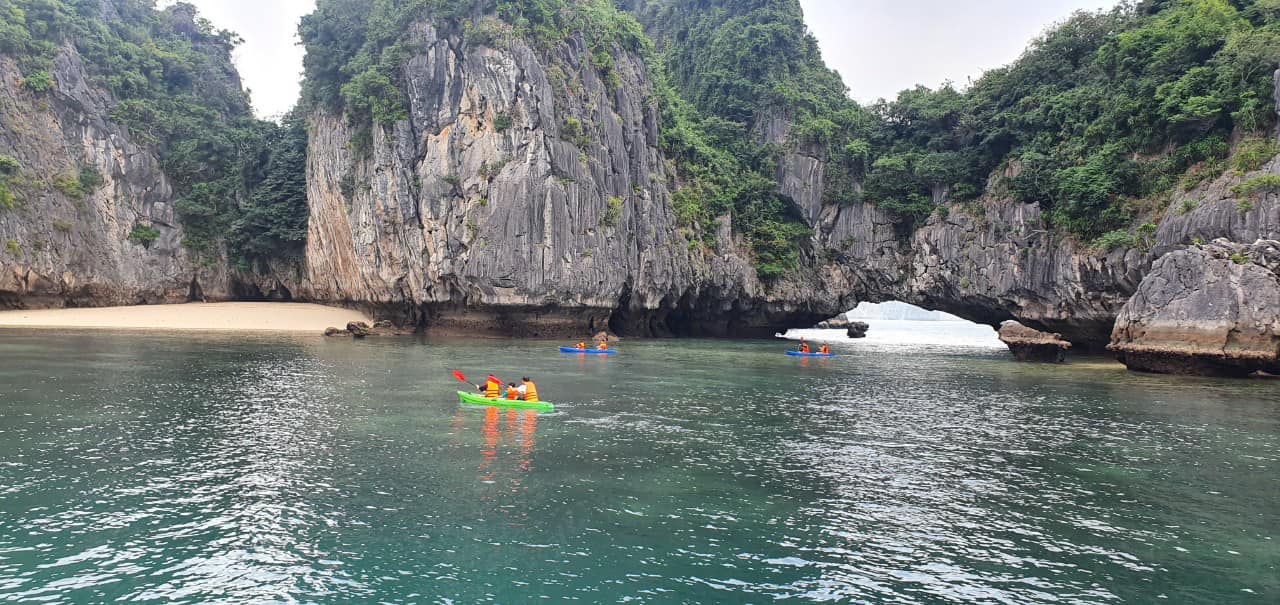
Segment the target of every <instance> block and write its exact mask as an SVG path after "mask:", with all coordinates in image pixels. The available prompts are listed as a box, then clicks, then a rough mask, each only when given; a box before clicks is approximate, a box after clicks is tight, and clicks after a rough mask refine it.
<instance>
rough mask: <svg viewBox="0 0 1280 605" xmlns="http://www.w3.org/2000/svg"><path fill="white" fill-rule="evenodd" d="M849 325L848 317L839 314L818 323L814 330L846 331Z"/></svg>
mask: <svg viewBox="0 0 1280 605" xmlns="http://www.w3.org/2000/svg"><path fill="white" fill-rule="evenodd" d="M849 325H850V324H849V317H848V316H847V315H845V314H843V313H841V314H840V315H837V316H835V317H832V318H831V319H828V320H826V321H820V322H818V325H816V326H814V328H817V329H819V330H846V329H848V328H849Z"/></svg>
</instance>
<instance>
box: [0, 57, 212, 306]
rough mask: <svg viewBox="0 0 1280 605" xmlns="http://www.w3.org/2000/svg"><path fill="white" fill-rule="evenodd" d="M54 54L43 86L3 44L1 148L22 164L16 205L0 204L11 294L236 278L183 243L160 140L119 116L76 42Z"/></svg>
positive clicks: (133, 289) (172, 294) (117, 291)
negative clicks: (142, 141)
mask: <svg viewBox="0 0 1280 605" xmlns="http://www.w3.org/2000/svg"><path fill="white" fill-rule="evenodd" d="M53 65H54V67H53V69H52V70H51V72H50V74H51V76H52V78H53V86H52V87H51V88H50V89H49V90H48V91H47V92H33V91H31V90H28V89H27V88H26V87H24V86H22V84H21V82H22V77H21V74H20V73H19V72H18V70H17V66H16V63H15V62H14V60H13V59H11V58H9V57H4V56H0V155H3V156H9V157H12V158H13V159H15V160H17V163H18V165H19V167H18V168H16V169H15V171H14V174H13V175H12V176H11V177H9V179H8V180H9V188H10V189H11V190H12V193H13V202H12V206H13V207H12V208H4V207H0V244H4V248H3V249H0V306H63V305H71V306H103V305H123V304H138V303H157V302H178V301H184V300H187V299H188V298H189V297H190V296H191V295H193V294H194V295H197V296H198V295H199V294H200V292H199V291H196V292H193V286H192V284H193V283H195V282H197V281H198V283H199V284H202V287H203V288H204V289H205V290H206V292H207V293H208V294H210V295H214V296H216V295H218V294H219V293H220V292H222V291H223V290H225V286H223V285H222V284H225V281H226V280H225V277H223V276H222V272H221V271H213V270H207V269H204V268H201V267H199V266H197V264H196V263H194V262H193V261H192V259H191V257H190V255H189V254H188V253H187V251H186V250H185V249H184V248H183V247H182V245H181V241H182V237H183V232H182V229H181V227H180V226H179V225H178V222H177V220H176V219H175V217H174V201H175V200H174V195H173V188H172V186H171V185H170V183H169V180H168V178H167V177H166V176H165V174H164V172H163V171H162V170H161V168H160V162H159V160H158V159H157V156H156V154H155V152H154V150H153V149H151V148H149V147H148V146H145V145H139V144H137V143H135V142H134V141H133V140H132V138H131V137H130V136H129V134H128V133H127V131H126V130H125V129H124V128H122V127H121V126H119V125H118V124H116V123H114V122H113V121H112V120H111V119H110V117H109V116H110V110H111V108H112V107H113V106H114V100H113V99H112V98H111V96H110V94H109V93H107V92H105V91H104V90H102V89H101V88H99V87H96V86H94V85H93V84H92V83H91V82H90V79H89V76H88V75H87V73H86V70H85V66H84V64H83V61H82V60H81V58H80V55H79V54H78V53H77V52H76V50H75V48H74V47H71V46H69V45H68V46H64V47H63V48H62V49H61V51H60V52H59V53H58V55H57V57H56V59H55V60H54V63H53ZM151 230H154V231H151ZM196 290H199V287H197V288H196Z"/></svg>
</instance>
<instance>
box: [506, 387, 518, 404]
mask: <svg viewBox="0 0 1280 605" xmlns="http://www.w3.org/2000/svg"><path fill="white" fill-rule="evenodd" d="M519 398H520V391H517V390H516V388H515V387H513V386H508V387H507V399H509V400H511V401H515V400H516V399H519Z"/></svg>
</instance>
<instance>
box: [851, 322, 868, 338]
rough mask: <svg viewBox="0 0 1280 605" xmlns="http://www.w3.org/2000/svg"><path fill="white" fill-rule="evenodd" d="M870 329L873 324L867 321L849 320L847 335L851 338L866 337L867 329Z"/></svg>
mask: <svg viewBox="0 0 1280 605" xmlns="http://www.w3.org/2000/svg"><path fill="white" fill-rule="evenodd" d="M870 329H871V324H869V323H867V322H865V321H851V322H849V329H848V332H847V335H848V336H849V338H866V337H867V331H868V330H870Z"/></svg>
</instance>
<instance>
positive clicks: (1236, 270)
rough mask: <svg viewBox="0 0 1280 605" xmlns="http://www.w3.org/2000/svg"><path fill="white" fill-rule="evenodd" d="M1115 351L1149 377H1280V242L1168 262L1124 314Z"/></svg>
mask: <svg viewBox="0 0 1280 605" xmlns="http://www.w3.org/2000/svg"><path fill="white" fill-rule="evenodd" d="M1111 349H1112V350H1113V351H1115V352H1116V353H1117V355H1118V356H1119V357H1120V359H1121V361H1123V362H1124V363H1125V364H1126V365H1128V366H1129V367H1130V368H1131V369H1135V370H1142V371H1148V372H1159V373H1166V374H1197V375H1244V374H1249V373H1252V372H1254V371H1258V370H1261V371H1266V372H1273V373H1274V372H1280V241H1275V240H1259V241H1258V242H1256V243H1254V244H1238V243H1232V242H1230V241H1228V240H1225V239H1223V240H1218V241H1215V242H1212V243H1209V244H1205V245H1201V246H1193V247H1189V248H1186V249H1183V250H1178V251H1176V252H1171V253H1169V254H1166V255H1164V256H1163V257H1161V258H1160V259H1159V260H1158V261H1156V263H1155V266H1154V267H1153V268H1152V270H1151V273H1150V275H1148V276H1147V278H1146V279H1145V280H1143V282H1142V286H1141V287H1140V288H1139V289H1138V291H1137V292H1136V293H1135V294H1134V295H1133V297H1132V298H1130V299H1129V302H1128V303H1127V304H1126V305H1125V306H1124V308H1123V309H1122V310H1121V312H1120V316H1119V317H1118V318H1117V320H1116V326H1115V332H1114V334H1113V336H1112V345H1111Z"/></svg>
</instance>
